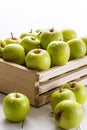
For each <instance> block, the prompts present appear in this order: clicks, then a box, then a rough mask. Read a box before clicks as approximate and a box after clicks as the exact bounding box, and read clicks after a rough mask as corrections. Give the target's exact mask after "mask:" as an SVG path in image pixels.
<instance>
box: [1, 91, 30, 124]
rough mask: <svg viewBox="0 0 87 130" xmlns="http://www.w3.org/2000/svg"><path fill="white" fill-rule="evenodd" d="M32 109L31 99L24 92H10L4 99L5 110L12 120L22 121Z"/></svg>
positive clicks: (7, 116)
mask: <svg viewBox="0 0 87 130" xmlns="http://www.w3.org/2000/svg"><path fill="white" fill-rule="evenodd" d="M29 110H30V101H29V99H28V98H27V96H25V95H24V94H22V93H15V92H14V93H9V94H8V95H6V96H5V98H4V99H3V112H4V114H5V117H6V118H7V119H8V120H9V121H12V122H20V121H22V120H24V119H25V118H26V116H27V115H28V113H29Z"/></svg>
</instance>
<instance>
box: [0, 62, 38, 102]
mask: <svg viewBox="0 0 87 130" xmlns="http://www.w3.org/2000/svg"><path fill="white" fill-rule="evenodd" d="M35 82H36V74H35V73H34V72H33V71H29V70H28V69H25V68H23V69H22V68H20V66H18V67H17V66H16V65H15V64H14V65H12V64H8V63H7V64H6V62H0V91H1V92H4V93H9V92H14V91H18V92H22V93H24V94H26V95H27V96H28V97H29V99H30V102H31V104H34V103H35V100H34V94H35Z"/></svg>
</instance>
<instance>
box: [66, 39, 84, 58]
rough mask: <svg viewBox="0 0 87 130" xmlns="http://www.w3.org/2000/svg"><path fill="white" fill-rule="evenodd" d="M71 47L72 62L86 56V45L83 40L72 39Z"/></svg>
mask: <svg viewBox="0 0 87 130" xmlns="http://www.w3.org/2000/svg"><path fill="white" fill-rule="evenodd" d="M67 43H68V45H69V47H70V60H73V59H77V58H80V57H82V56H85V55H86V45H85V43H84V42H83V40H81V39H71V40H69V41H68V42H67Z"/></svg>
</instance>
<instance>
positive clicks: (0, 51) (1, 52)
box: [0, 40, 6, 58]
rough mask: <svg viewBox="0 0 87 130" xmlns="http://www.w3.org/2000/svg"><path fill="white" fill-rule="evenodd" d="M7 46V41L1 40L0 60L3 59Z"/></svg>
mask: <svg viewBox="0 0 87 130" xmlns="http://www.w3.org/2000/svg"><path fill="white" fill-rule="evenodd" d="M5 46H6V43H5V41H3V40H0V58H2V57H3V50H4V48H5Z"/></svg>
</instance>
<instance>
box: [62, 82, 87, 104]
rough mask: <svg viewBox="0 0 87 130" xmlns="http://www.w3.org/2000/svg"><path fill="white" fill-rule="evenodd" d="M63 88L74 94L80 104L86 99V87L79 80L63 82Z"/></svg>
mask: <svg viewBox="0 0 87 130" xmlns="http://www.w3.org/2000/svg"><path fill="white" fill-rule="evenodd" d="M62 87H63V88H68V89H70V90H71V91H72V92H73V93H74V94H75V96H76V101H77V102H78V103H80V104H84V103H85V102H86V100H87V89H86V87H85V85H84V84H82V83H80V82H69V83H65V84H64V85H63V86H62Z"/></svg>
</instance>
